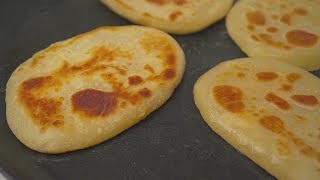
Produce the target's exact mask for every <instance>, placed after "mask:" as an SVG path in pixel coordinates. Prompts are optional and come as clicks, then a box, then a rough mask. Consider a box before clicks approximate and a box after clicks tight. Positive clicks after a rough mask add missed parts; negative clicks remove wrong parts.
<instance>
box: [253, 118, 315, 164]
mask: <svg viewBox="0 0 320 180" xmlns="http://www.w3.org/2000/svg"><path fill="white" fill-rule="evenodd" d="M259 122H260V124H261V125H262V126H263V127H264V128H266V129H267V130H269V131H271V132H272V133H275V134H278V135H279V136H282V137H284V138H286V139H287V140H288V141H291V142H292V143H294V144H295V145H296V146H297V147H298V148H299V151H300V153H302V154H303V155H305V156H307V157H309V158H315V159H316V160H317V161H320V153H319V152H317V151H316V150H315V149H314V148H312V147H311V146H309V145H308V144H306V143H305V142H304V141H303V140H302V139H301V138H299V137H296V136H295V135H294V134H293V133H292V132H290V131H288V130H287V129H286V128H285V125H284V123H283V121H282V120H281V119H280V118H279V117H277V116H273V115H270V116H264V117H262V118H260V120H259Z"/></svg>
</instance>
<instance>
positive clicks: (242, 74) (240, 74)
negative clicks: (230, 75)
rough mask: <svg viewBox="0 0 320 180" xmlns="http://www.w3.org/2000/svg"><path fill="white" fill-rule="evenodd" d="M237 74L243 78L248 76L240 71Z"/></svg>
mask: <svg viewBox="0 0 320 180" xmlns="http://www.w3.org/2000/svg"><path fill="white" fill-rule="evenodd" d="M237 76H238V77H239V78H241V79H242V78H244V77H246V74H244V73H241V72H240V73H238V74H237Z"/></svg>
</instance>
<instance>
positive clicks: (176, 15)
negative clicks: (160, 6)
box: [169, 11, 182, 21]
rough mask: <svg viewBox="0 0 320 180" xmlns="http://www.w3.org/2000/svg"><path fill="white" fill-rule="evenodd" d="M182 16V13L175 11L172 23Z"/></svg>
mask: <svg viewBox="0 0 320 180" xmlns="http://www.w3.org/2000/svg"><path fill="white" fill-rule="evenodd" d="M181 15H182V12H180V11H174V12H172V13H171V14H170V16H169V18H170V20H171V21H175V20H176V19H177V18H178V17H179V16H181Z"/></svg>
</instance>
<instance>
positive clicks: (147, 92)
mask: <svg viewBox="0 0 320 180" xmlns="http://www.w3.org/2000/svg"><path fill="white" fill-rule="evenodd" d="M139 94H140V95H141V96H143V97H150V96H151V95H152V92H151V91H150V90H149V89H148V88H144V89H142V90H140V91H139Z"/></svg>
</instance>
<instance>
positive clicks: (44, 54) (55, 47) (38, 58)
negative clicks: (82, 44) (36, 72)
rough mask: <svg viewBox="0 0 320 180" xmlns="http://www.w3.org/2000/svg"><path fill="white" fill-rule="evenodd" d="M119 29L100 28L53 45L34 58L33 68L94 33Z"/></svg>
mask: <svg viewBox="0 0 320 180" xmlns="http://www.w3.org/2000/svg"><path fill="white" fill-rule="evenodd" d="M116 1H120V0H116ZM119 29H120V28H119V27H100V28H97V29H95V30H92V31H89V32H86V33H83V34H79V35H77V36H75V37H73V38H72V39H70V40H68V41H66V42H65V43H55V44H52V45H51V46H50V47H48V48H47V49H45V50H43V51H41V52H39V53H37V54H35V55H34V56H33V57H32V62H31V67H35V66H36V65H38V64H39V61H41V60H42V59H45V58H46V57H47V55H48V54H51V53H55V52H57V51H58V50H60V49H63V48H65V47H68V46H71V45H73V44H74V43H76V42H78V41H79V40H81V39H82V38H84V37H86V36H88V35H90V34H93V33H96V32H98V31H102V30H108V31H111V32H115V31H118V30H119Z"/></svg>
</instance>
